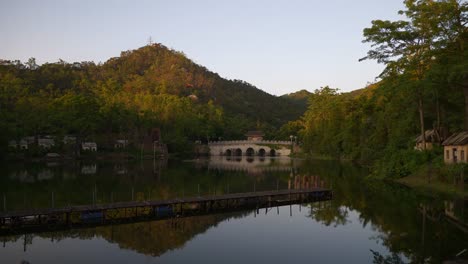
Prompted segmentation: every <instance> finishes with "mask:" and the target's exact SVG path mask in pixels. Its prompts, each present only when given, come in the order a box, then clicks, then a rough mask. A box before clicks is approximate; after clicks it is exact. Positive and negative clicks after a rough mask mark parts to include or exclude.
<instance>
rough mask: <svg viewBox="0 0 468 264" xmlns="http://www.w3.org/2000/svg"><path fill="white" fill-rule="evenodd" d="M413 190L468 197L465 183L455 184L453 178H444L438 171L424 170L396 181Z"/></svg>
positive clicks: (467, 188) (467, 187)
mask: <svg viewBox="0 0 468 264" xmlns="http://www.w3.org/2000/svg"><path fill="white" fill-rule="evenodd" d="M449 179H450V180H449ZM396 181H397V182H399V183H401V184H404V185H406V186H409V187H411V188H414V189H417V190H420V191H423V192H427V193H434V192H436V193H440V194H447V195H456V196H460V197H468V186H464V185H466V184H463V181H460V180H458V182H457V184H455V183H454V181H453V177H446V176H445V177H443V176H442V175H441V174H440V172H439V171H437V170H431V171H430V170H428V169H427V168H423V169H421V170H420V171H418V172H417V173H414V174H412V175H409V176H407V177H404V178H400V179H398V180H396Z"/></svg>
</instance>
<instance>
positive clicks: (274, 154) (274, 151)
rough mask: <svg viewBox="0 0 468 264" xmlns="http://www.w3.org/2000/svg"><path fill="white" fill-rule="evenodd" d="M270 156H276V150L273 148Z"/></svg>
mask: <svg viewBox="0 0 468 264" xmlns="http://www.w3.org/2000/svg"><path fill="white" fill-rule="evenodd" d="M270 156H271V157H274V156H276V150H274V149H271V150H270Z"/></svg>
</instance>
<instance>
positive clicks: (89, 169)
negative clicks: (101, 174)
mask: <svg viewBox="0 0 468 264" xmlns="http://www.w3.org/2000/svg"><path fill="white" fill-rule="evenodd" d="M96 172H97V165H96V164H90V165H83V167H81V174H96Z"/></svg>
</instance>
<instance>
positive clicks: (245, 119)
mask: <svg viewBox="0 0 468 264" xmlns="http://www.w3.org/2000/svg"><path fill="white" fill-rule="evenodd" d="M303 113H304V108H303V107H301V106H298V104H296V103H295V102H294V101H293V100H290V99H288V98H284V97H277V96H273V95H270V94H268V93H266V92H264V91H262V90H260V89H257V88H256V87H254V86H253V85H251V84H248V83H246V82H243V81H238V80H226V79H224V78H221V77H220V76H219V75H218V74H216V73H214V72H211V71H209V70H208V69H206V68H205V67H203V66H200V65H198V64H196V63H194V62H193V61H191V60H190V59H188V58H187V57H186V56H185V55H184V54H183V53H182V52H178V51H174V50H172V49H169V48H167V47H165V46H163V45H161V44H151V45H147V46H144V47H141V48H139V49H136V50H131V51H125V52H122V53H121V55H120V56H119V57H115V58H111V59H109V60H108V61H106V62H105V63H103V64H95V63H94V62H75V63H68V62H65V61H62V60H60V61H59V62H55V63H45V64H43V65H37V64H36V62H35V60H34V59H30V60H29V61H28V62H26V63H21V62H20V61H7V60H0V115H1V116H0V117H1V118H0V130H1V132H0V140H2V141H3V143H2V146H4V145H6V141H8V140H10V139H19V138H21V137H24V136H30V135H65V134H75V135H79V136H80V137H82V138H86V139H93V140H99V138H100V137H103V135H116V136H118V135H120V137H122V135H124V136H125V137H128V138H133V139H135V142H136V141H138V140H141V137H142V135H143V134H144V133H145V131H148V130H149V129H151V128H156V127H157V128H160V129H161V130H162V134H163V139H164V140H165V141H166V142H168V143H169V144H170V146H175V147H176V148H177V146H178V147H181V146H184V145H186V142H190V141H194V140H207V139H214V138H220V137H221V138H223V139H235V138H239V137H243V134H244V133H245V132H246V131H247V130H252V129H261V130H263V131H264V132H266V134H267V136H269V137H275V136H276V135H275V131H277V129H278V128H279V127H280V126H281V125H283V124H284V123H287V122H288V121H290V120H295V119H297V118H299V117H300V116H301V115H302V114H303ZM169 135H170V136H169Z"/></svg>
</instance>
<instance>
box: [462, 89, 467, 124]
mask: <svg viewBox="0 0 468 264" xmlns="http://www.w3.org/2000/svg"><path fill="white" fill-rule="evenodd" d="M463 93H464V95H465V130H466V131H468V85H465V86H463Z"/></svg>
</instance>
